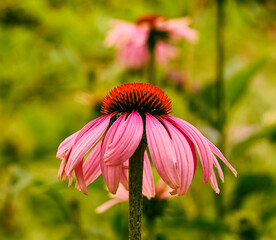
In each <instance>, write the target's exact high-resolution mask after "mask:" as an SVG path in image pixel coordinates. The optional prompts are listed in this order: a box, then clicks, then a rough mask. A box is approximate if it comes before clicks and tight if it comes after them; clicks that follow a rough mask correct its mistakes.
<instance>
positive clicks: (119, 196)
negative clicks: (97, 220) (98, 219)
mask: <svg viewBox="0 0 276 240" xmlns="http://www.w3.org/2000/svg"><path fill="white" fill-rule="evenodd" d="M128 195H129V193H128V191H127V190H126V189H125V188H124V187H123V186H122V185H121V184H120V185H119V187H118V190H117V193H116V195H113V196H112V197H113V199H111V200H109V201H107V202H105V203H104V204H102V205H100V206H99V207H97V208H96V209H95V211H96V213H102V212H104V211H106V210H107V209H109V208H110V207H112V206H114V205H115V204H117V203H120V202H126V201H128Z"/></svg>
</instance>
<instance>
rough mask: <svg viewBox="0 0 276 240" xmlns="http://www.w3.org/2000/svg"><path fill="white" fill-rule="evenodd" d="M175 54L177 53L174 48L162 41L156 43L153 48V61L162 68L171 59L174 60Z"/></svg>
mask: <svg viewBox="0 0 276 240" xmlns="http://www.w3.org/2000/svg"><path fill="white" fill-rule="evenodd" d="M177 53H178V51H177V49H176V47H174V46H173V45H172V44H169V43H166V42H163V41H158V42H157V44H156V46H155V52H154V55H155V59H156V61H157V62H158V63H160V64H161V65H164V66H165V65H166V64H168V62H169V61H170V60H171V59H173V58H175V57H176V55H177Z"/></svg>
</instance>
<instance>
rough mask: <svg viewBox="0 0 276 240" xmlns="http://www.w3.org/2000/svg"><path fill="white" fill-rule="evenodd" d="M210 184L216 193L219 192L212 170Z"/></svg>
mask: <svg viewBox="0 0 276 240" xmlns="http://www.w3.org/2000/svg"><path fill="white" fill-rule="evenodd" d="M210 184H211V186H212V188H213V189H214V190H215V192H216V193H217V194H219V193H220V190H219V187H218V182H217V178H216V174H215V172H214V170H213V171H212V174H211V179H210Z"/></svg>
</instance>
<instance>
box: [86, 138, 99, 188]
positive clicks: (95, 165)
mask: <svg viewBox="0 0 276 240" xmlns="http://www.w3.org/2000/svg"><path fill="white" fill-rule="evenodd" d="M101 145H102V142H101V141H100V142H99V143H98V144H97V145H96V146H95V147H94V149H93V150H92V151H91V152H90V153H89V155H88V157H87V158H86V160H85V162H84V164H83V176H84V180H85V184H86V186H88V185H89V184H91V183H92V182H94V180H95V179H97V178H98V177H99V175H100V174H101V164H100V160H101V149H102V148H101Z"/></svg>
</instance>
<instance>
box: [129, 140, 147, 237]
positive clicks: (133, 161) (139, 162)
mask: <svg viewBox="0 0 276 240" xmlns="http://www.w3.org/2000/svg"><path fill="white" fill-rule="evenodd" d="M145 149H146V144H145V143H144V142H143V140H142V141H141V143H140V145H139V147H138V148H137V149H136V151H135V153H134V154H133V155H132V157H131V158H130V159H129V218H128V228H129V239H130V240H140V239H141V217H142V203H143V195H142V183H143V163H144V152H145Z"/></svg>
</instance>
